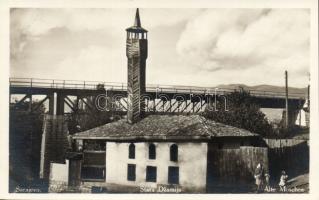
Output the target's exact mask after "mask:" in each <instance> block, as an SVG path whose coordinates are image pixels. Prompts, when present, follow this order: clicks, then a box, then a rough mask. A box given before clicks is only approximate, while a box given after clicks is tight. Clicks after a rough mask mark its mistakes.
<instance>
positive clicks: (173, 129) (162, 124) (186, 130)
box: [72, 115, 259, 140]
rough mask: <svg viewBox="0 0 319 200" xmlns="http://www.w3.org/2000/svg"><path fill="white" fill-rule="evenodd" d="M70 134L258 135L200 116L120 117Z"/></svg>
mask: <svg viewBox="0 0 319 200" xmlns="http://www.w3.org/2000/svg"><path fill="white" fill-rule="evenodd" d="M72 137H73V139H105V140H175V139H178V140H188V139H192V140H210V139H212V138H218V137H259V135H258V134H256V133H252V132H250V131H248V130H244V129H241V128H236V127H233V126H229V125H225V124H222V123H218V122H215V121H212V120H209V119H206V118H204V117H203V116H199V115H149V116H147V117H145V118H143V119H142V120H141V121H139V122H137V123H134V124H129V123H127V120H126V119H121V120H119V121H115V122H112V123H108V124H105V125H102V126H99V127H96V128H93V129H90V130H86V131H83V132H79V133H76V134H74V135H73V136H72Z"/></svg>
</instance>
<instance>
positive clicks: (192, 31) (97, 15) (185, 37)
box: [10, 8, 310, 87]
mask: <svg viewBox="0 0 319 200" xmlns="http://www.w3.org/2000/svg"><path fill="white" fill-rule="evenodd" d="M309 14H310V13H309V11H308V10H307V9H140V15H141V21H142V25H143V27H145V28H146V29H148V30H149V37H148V38H149V57H148V60H147V82H148V83H154V84H178V85H198V86H214V85H218V84H228V83H243V84H250V85H257V84H275V85H283V71H284V70H285V69H287V70H289V76H290V77H291V78H290V83H291V84H290V85H292V86H300V87H304V86H305V85H306V84H307V83H308V76H307V75H308V73H309V46H310V44H309ZM134 16H135V9H122V8H121V9H77V8H75V9H43V8H41V9H33V8H31V9H30V8H28V9H20V8H19V9H11V15H10V55H11V63H10V75H11V76H22V77H39V78H59V79H90V80H103V81H117V82H125V81H126V67H127V65H126V62H127V61H126V56H125V37H126V34H125V31H124V30H125V28H127V27H129V26H131V25H132V24H133V20H134Z"/></svg>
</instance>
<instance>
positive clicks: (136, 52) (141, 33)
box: [126, 9, 147, 123]
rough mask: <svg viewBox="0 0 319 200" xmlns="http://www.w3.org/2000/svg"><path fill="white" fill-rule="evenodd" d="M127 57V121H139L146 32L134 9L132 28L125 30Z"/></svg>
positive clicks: (143, 77) (137, 11) (142, 106)
mask: <svg viewBox="0 0 319 200" xmlns="http://www.w3.org/2000/svg"><path fill="white" fill-rule="evenodd" d="M126 32H127V39H126V56H127V94H128V101H127V105H128V108H127V110H128V111H127V120H128V122H129V123H134V122H137V121H139V120H140V119H141V118H142V117H143V116H144V113H145V103H144V100H142V95H143V94H144V93H145V65H146V59H147V30H145V29H144V28H142V27H141V20H140V15H139V10H138V9H136V15H135V21H134V26H132V27H129V28H127V29H126Z"/></svg>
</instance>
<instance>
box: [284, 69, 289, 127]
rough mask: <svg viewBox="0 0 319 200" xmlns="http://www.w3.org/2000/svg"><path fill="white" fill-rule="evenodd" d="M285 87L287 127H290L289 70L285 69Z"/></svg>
mask: <svg viewBox="0 0 319 200" xmlns="http://www.w3.org/2000/svg"><path fill="white" fill-rule="evenodd" d="M285 87H286V124H285V125H286V129H288V127H289V119H288V117H289V114H288V72H287V70H286V71H285Z"/></svg>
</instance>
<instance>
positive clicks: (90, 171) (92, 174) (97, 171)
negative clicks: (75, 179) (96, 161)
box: [81, 166, 105, 181]
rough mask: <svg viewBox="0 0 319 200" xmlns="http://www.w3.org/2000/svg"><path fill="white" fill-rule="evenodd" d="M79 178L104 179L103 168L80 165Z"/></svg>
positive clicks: (88, 179)
mask: <svg viewBox="0 0 319 200" xmlns="http://www.w3.org/2000/svg"><path fill="white" fill-rule="evenodd" d="M81 179H82V180H87V181H90V180H94V181H103V180H105V168H103V167H91V166H88V167H82V169H81Z"/></svg>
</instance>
